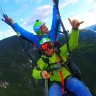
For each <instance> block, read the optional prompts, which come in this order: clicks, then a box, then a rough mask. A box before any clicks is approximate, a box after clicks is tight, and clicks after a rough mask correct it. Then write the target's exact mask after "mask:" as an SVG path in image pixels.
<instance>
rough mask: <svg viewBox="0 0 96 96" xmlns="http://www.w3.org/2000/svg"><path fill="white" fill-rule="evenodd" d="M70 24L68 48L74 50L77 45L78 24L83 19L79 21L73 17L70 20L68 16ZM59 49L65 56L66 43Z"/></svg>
mask: <svg viewBox="0 0 96 96" xmlns="http://www.w3.org/2000/svg"><path fill="white" fill-rule="evenodd" d="M68 20H69V22H70V24H71V26H72V33H71V36H70V39H69V48H70V51H72V50H74V49H75V48H76V47H77V45H78V37H79V29H78V28H79V26H80V24H82V23H83V22H84V21H82V22H79V21H78V20H76V19H74V20H73V21H71V19H70V18H68ZM60 50H61V51H62V54H61V55H62V56H64V57H66V56H67V55H68V54H67V51H68V50H67V46H66V44H64V45H63V46H62V47H61V48H60Z"/></svg>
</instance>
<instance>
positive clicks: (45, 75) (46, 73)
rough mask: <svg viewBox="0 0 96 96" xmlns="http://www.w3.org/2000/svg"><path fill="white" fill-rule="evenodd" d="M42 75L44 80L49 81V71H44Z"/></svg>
mask: <svg viewBox="0 0 96 96" xmlns="http://www.w3.org/2000/svg"><path fill="white" fill-rule="evenodd" d="M41 75H42V78H43V79H48V78H50V74H49V73H48V72H47V71H43V72H42V74H41Z"/></svg>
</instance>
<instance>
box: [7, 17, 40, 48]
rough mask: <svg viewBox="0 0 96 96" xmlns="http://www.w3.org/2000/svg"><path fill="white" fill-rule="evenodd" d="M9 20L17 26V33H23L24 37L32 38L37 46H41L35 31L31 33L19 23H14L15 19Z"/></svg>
mask: <svg viewBox="0 0 96 96" xmlns="http://www.w3.org/2000/svg"><path fill="white" fill-rule="evenodd" d="M8 20H9V22H10V23H11V24H12V26H13V27H14V28H15V30H16V31H17V32H16V33H19V34H21V35H22V36H23V37H25V38H27V39H28V40H30V41H32V42H33V43H34V44H36V46H37V47H40V44H39V38H38V36H37V35H34V34H33V33H30V32H28V31H26V30H24V29H23V28H22V27H20V26H19V25H18V24H17V23H14V20H13V19H12V18H8ZM12 26H11V27H12Z"/></svg>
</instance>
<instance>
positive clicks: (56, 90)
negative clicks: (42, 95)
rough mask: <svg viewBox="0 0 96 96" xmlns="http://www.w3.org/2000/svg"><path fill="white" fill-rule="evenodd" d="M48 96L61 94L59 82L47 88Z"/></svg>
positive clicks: (60, 95) (59, 95)
mask: <svg viewBox="0 0 96 96" xmlns="http://www.w3.org/2000/svg"><path fill="white" fill-rule="evenodd" d="M48 96H62V88H61V86H60V85H59V84H53V85H52V86H51V87H50V89H49V94H48Z"/></svg>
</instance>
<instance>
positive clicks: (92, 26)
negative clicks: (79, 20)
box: [84, 24, 96, 32]
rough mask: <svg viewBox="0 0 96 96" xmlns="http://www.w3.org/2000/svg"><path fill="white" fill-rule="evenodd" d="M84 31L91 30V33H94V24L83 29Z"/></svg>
mask: <svg viewBox="0 0 96 96" xmlns="http://www.w3.org/2000/svg"><path fill="white" fill-rule="evenodd" d="M84 29H87V30H93V31H95V32H96V24H94V25H91V26H88V27H86V28H84Z"/></svg>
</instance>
